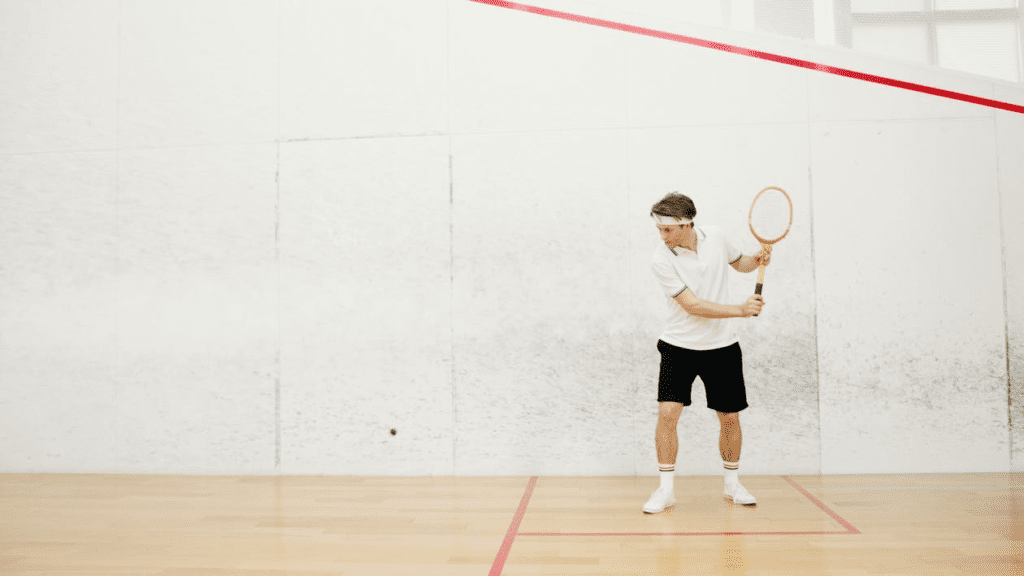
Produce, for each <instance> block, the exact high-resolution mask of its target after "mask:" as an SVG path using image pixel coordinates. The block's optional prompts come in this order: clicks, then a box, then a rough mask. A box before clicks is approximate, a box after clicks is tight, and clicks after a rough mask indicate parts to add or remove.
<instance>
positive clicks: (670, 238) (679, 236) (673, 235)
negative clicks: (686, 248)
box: [657, 224, 690, 248]
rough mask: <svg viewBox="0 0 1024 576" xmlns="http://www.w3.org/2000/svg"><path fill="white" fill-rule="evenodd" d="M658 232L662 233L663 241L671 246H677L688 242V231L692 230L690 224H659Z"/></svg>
mask: <svg viewBox="0 0 1024 576" xmlns="http://www.w3.org/2000/svg"><path fill="white" fill-rule="evenodd" d="M657 226H658V233H659V234H661V241H662V242H664V243H665V245H666V246H668V247H669V248H675V247H677V246H681V245H683V244H685V243H686V233H687V232H688V231H689V230H690V227H689V225H687V226H680V225H679V224H658V225H657Z"/></svg>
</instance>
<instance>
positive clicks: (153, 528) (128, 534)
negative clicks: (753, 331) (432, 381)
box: [0, 474, 1024, 576]
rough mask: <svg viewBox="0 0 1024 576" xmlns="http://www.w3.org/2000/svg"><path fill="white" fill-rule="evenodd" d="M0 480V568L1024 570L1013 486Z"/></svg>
mask: <svg viewBox="0 0 1024 576" xmlns="http://www.w3.org/2000/svg"><path fill="white" fill-rule="evenodd" d="M742 479H743V481H744V484H745V485H746V487H747V488H748V489H749V490H750V491H751V492H752V493H753V494H754V495H755V496H756V497H757V498H758V501H759V505H758V506H757V507H756V508H745V507H739V506H733V505H732V504H730V503H727V502H726V501H724V500H723V499H722V498H721V487H722V480H721V478H720V477H687V476H680V477H677V478H676V498H677V504H676V506H675V508H674V509H671V510H669V511H667V512H665V513H663V514H657V515H652V516H648V515H644V514H642V513H641V512H640V507H641V506H642V505H643V503H644V501H646V499H647V497H648V496H649V494H650V492H651V491H652V490H653V489H654V488H656V487H657V479H656V478H655V477H642V478H634V477H573V478H567V477H540V478H527V477H518V478H506V477H502V478H452V477H433V478H430V477H426V478H378V477H373V478H369V477H296V476H286V477H223V476H221V477H204V476H117V475H47V474H44V475H39V474H31V475H20V474H6V475H0V574H3V575H5V576H7V575H10V576H15V575H17V576H22V575H25V576H27V575H33V576H35V575H43V574H47V575H49V574H55V575H76V576H87V575H97V576H99V575H102V576H122V575H129V574H130V575H154V576H155V575H160V576H170V575H174V576H205V575H210V576H212V575H217V576H231V575H250V576H267V575H278V576H279V575H285V574H296V575H302V576H312V575H327V574H330V575H332V576H337V575H345V576H387V575H392V574H408V575H414V574H415V575H428V574H444V575H455V576H460V575H473V576H485V575H497V574H505V575H508V576H512V575H539V574H545V575H562V574H566V575H576V574H587V575H612V574H614V575H623V574H636V575H662V574H687V575H689V574H693V575H697V574H730V575H736V574H744V575H750V576H753V575H759V574H775V575H787V576H799V575H809V574H814V575H821V574H830V575H845V574H849V575H858V576H859V575H866V574H891V575H899V576H912V575H918V574H920V575H929V576H937V575H943V574H979V575H981V574H983V575H986V576H992V575H1024V522H1022V520H1021V514H1022V512H1024V475H1021V474H972V475H947V474H941V475H902V476H793V477H783V476H745V477H743V478H742Z"/></svg>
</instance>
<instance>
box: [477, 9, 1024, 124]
mask: <svg viewBox="0 0 1024 576" xmlns="http://www.w3.org/2000/svg"><path fill="white" fill-rule="evenodd" d="M469 1H470V2H476V3H478V4H488V5H490V6H496V7H498V8H508V9H510V10H519V11H521V12H528V13H530V14H537V15H540V16H548V17H551V18H559V19H562V20H569V21H571V22H577V23H580V24H587V25H590V26H599V27H601V28H608V29H611V30H619V31H621V32H629V33H631V34H639V35H641V36H650V37H651V38H660V39H662V40H669V41H672V42H679V43H681V44H690V45H692V46H699V47H702V48H710V49H712V50H720V51H722V52H730V53H732V54H739V55H741V56H748V57H750V58H757V59H759V60H766V61H769V62H776V63H779V64H786V65H788V66H795V67H797V68H806V69H808V70H816V71H818V72H824V73H826V74H834V75H836V76H843V77H844V78H852V79H854V80H861V81H864V82H871V83H874V84H881V85H883V86H889V87H892V88H900V89H902V90H908V91H911V92H920V93H922V94H928V95H931V96H939V97H941V98H948V99H950V100H959V101H961V102H968V103H970V104H978V105H980V106H987V107H989V108H998V109H1000V110H1008V111H1010V112H1016V113H1018V114H1024V106H1018V105H1016V104H1010V103H1009V102H1001V101H999V100H990V99H988V98H980V97H978V96H971V95H970V94H962V93H960V92H953V91H951V90H943V89H942V88H934V87H932V86H925V85H923V84H914V83H913V82H905V81H903V80H896V79H894V78H886V77H884V76H876V75H874V74H865V73H863V72H857V71H854V70H847V69H845V68H837V67H835V66H828V65H826V64H819V63H816V62H809V61H807V60H800V59H797V58H790V57H788V56H781V55H779V54H772V53H770V52H762V51H760V50H751V49H749V48H742V47H740V46H733V45H730V44H723V43H721V42H711V41H710V40H702V39H700V38H694V37H692V36H683V35H682V34H673V33H671V32H664V31H661V30H654V29H652V28H643V27H640V26H632V25H630V24H622V23H621V22H612V21H610V20H601V19H599V18H591V17H590V16H581V15H579V14H571V13H569V12H559V11H557V10H549V9H547V8H540V7H537V6H530V5H528V4H520V3H518V2H506V1H504V0H469Z"/></svg>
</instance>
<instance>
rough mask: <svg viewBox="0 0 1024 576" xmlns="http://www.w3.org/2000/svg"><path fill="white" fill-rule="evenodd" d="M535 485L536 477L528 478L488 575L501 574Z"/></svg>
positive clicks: (495, 575)
mask: <svg viewBox="0 0 1024 576" xmlns="http://www.w3.org/2000/svg"><path fill="white" fill-rule="evenodd" d="M536 485H537V477H536V476H534V477H532V478H530V483H529V484H527V485H526V493H524V494H523V499H522V500H520V501H519V509H518V510H516V515H515V518H513V519H512V524H511V525H509V527H508V532H506V533H505V540H503V541H502V543H501V548H499V549H498V556H497V557H495V558H494V564H491V571H490V572H489V573H488V574H489V576H501V569H502V568H504V567H505V560H508V553H509V551H510V550H512V542H513V541H514V540H515V539H516V534H517V533H518V532H519V524H520V523H521V522H522V521H523V516H524V515H526V507H527V506H529V505H530V496H531V495H532V494H533V487H534V486H536Z"/></svg>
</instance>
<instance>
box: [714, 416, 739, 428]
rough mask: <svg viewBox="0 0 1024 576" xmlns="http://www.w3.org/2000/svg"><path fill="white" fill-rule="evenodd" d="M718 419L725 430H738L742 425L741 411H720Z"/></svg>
mask: <svg viewBox="0 0 1024 576" xmlns="http://www.w3.org/2000/svg"><path fill="white" fill-rule="evenodd" d="M718 421H719V422H721V424H722V429H723V430H738V429H739V427H740V413H739V412H719V413H718Z"/></svg>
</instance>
